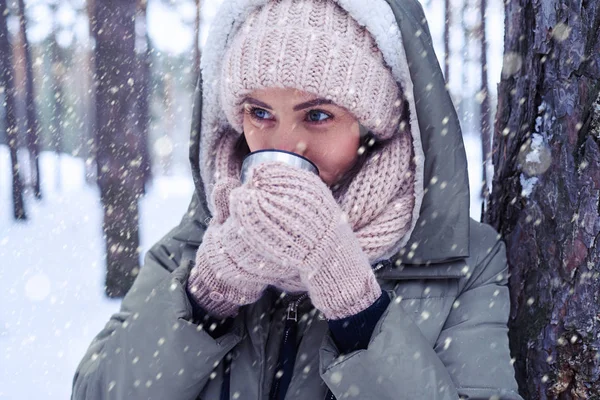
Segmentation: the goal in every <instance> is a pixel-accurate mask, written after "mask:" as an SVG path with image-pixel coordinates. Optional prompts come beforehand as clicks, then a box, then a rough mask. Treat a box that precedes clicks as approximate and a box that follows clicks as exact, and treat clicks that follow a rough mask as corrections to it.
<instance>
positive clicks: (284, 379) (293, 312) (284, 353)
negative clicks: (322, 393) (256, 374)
mask: <svg viewBox="0 0 600 400" xmlns="http://www.w3.org/2000/svg"><path fill="white" fill-rule="evenodd" d="M307 296H308V294H307V293H304V294H303V295H301V296H300V297H298V298H297V299H296V300H294V301H291V302H290V303H289V304H288V307H287V315H286V319H285V328H284V331H283V339H282V341H281V346H280V348H279V357H278V360H277V365H276V367H275V377H274V378H273V384H272V386H271V394H270V396H269V399H270V400H280V399H283V398H284V397H285V394H286V393H287V390H288V387H289V385H290V382H291V380H292V374H293V372H294V364H295V362H296V351H297V349H296V336H297V330H298V305H299V304H300V303H301V302H302V301H303V300H304V299H305V298H306V297H307ZM280 370H281V371H282V374H281V376H280V377H279V378H277V373H278V372H279V371H280ZM282 383H283V386H282ZM282 390H283V392H282V393H280V391H282Z"/></svg>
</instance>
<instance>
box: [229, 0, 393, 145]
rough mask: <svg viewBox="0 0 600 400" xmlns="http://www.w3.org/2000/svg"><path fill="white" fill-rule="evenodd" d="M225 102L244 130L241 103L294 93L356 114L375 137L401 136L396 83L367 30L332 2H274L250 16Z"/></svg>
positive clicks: (232, 59)
mask: <svg viewBox="0 0 600 400" xmlns="http://www.w3.org/2000/svg"><path fill="white" fill-rule="evenodd" d="M221 78H222V79H221V90H220V93H221V103H222V107H223V110H224V112H225V115H226V117H227V120H228V121H229V123H230V124H231V125H232V127H233V128H234V129H235V130H236V131H237V132H239V133H241V132H242V123H243V110H242V107H241V103H242V101H243V100H244V98H245V97H246V96H247V95H248V94H250V93H251V92H253V91H254V90H258V89H264V88H268V87H281V88H295V89H299V90H303V91H306V92H309V93H312V94H314V95H317V96H319V97H323V98H326V99H330V100H332V101H333V102H334V103H335V104H337V105H339V106H342V107H344V108H346V109H347V110H349V111H350V112H352V113H353V114H354V116H356V118H357V119H358V121H359V122H360V123H361V124H362V125H363V126H364V127H366V128H367V129H369V130H370V131H371V132H372V133H373V134H374V135H375V137H376V138H378V139H388V138H391V137H392V136H393V135H394V133H395V132H397V130H398V124H399V120H400V118H401V116H402V109H403V100H402V94H401V91H400V89H399V86H398V84H397V83H396V81H395V80H394V78H393V76H392V74H391V72H390V70H389V68H388V67H387V65H385V63H384V60H383V56H382V54H381V52H380V50H379V48H378V47H377V45H376V43H375V41H374V40H373V38H372V36H371V34H370V33H369V32H368V31H367V30H366V28H364V27H362V26H359V25H358V23H357V22H356V21H355V20H354V19H353V18H352V17H350V16H349V15H348V13H346V11H344V10H343V9H342V8H341V7H340V6H338V5H337V4H336V3H335V2H333V1H331V0H272V1H269V2H267V4H265V5H264V6H263V7H261V8H259V9H258V10H257V11H255V12H254V13H252V15H250V16H249V17H248V19H247V20H246V21H245V22H244V23H243V24H242V26H241V27H240V29H239V31H238V32H237V33H236V35H235V37H234V39H233V41H232V42H231V43H230V45H229V47H228V49H227V52H226V54H225V57H224V61H223V69H222V76H221Z"/></svg>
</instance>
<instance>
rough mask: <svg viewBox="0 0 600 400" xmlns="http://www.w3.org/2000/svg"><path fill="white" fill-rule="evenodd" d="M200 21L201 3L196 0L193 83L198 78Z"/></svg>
mask: <svg viewBox="0 0 600 400" xmlns="http://www.w3.org/2000/svg"><path fill="white" fill-rule="evenodd" d="M201 21H202V1H201V0H196V19H195V26H194V74H193V76H194V78H195V79H194V83H196V81H197V80H198V77H199V76H200V22H201Z"/></svg>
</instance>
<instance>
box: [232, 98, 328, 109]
mask: <svg viewBox="0 0 600 400" xmlns="http://www.w3.org/2000/svg"><path fill="white" fill-rule="evenodd" d="M246 102H247V103H251V104H254V105H257V106H259V107H263V108H268V109H269V110H272V109H273V107H271V106H270V105H268V104H266V103H263V102H262V101H260V100H256V99H255V98H253V97H246V98H244V100H243V101H242V103H246ZM321 104H333V101H332V100H329V99H322V98H318V99H314V100H310V101H307V102H304V103H300V104H298V105H296V106H294V111H300V110H303V109H305V108H309V107H314V106H319V105H321Z"/></svg>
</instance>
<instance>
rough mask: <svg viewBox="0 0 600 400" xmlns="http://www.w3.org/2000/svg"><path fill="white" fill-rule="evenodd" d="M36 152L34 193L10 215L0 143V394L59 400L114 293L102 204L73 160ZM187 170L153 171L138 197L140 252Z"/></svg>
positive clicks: (182, 192) (179, 197) (176, 197)
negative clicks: (39, 176)
mask: <svg viewBox="0 0 600 400" xmlns="http://www.w3.org/2000/svg"><path fill="white" fill-rule="evenodd" d="M61 161H62V163H61V167H62V168H61V170H62V184H63V186H62V189H61V191H57V190H56V189H55V185H54V183H55V181H54V176H53V174H51V173H47V171H54V170H55V169H56V168H55V155H54V154H52V153H43V154H42V158H41V170H42V171H43V173H44V172H46V173H44V187H43V194H44V196H45V197H44V199H43V200H42V201H41V202H36V201H35V200H33V198H32V197H31V196H30V195H28V196H27V197H26V206H27V213H28V217H29V220H28V221H27V222H25V223H14V222H12V212H11V207H12V203H11V199H10V193H11V185H10V180H9V179H10V163H9V156H8V150H7V148H6V147H5V146H0V305H1V306H0V399H11V400H13V399H14V400H16V399H24V400H25V399H34V398H39V399H68V398H69V397H70V393H71V380H72V378H73V373H74V372H75V368H76V366H77V364H78V362H79V361H80V359H81V358H82V356H83V354H84V352H85V350H86V348H87V347H88V345H89V344H90V342H91V340H92V338H93V337H94V336H95V335H96V334H97V333H98V332H99V331H100V330H101V329H102V327H103V326H104V324H105V323H106V322H107V321H108V319H109V317H110V315H111V314H112V313H114V312H116V311H117V310H118V307H119V301H117V300H109V299H107V298H105V297H104V289H103V285H104V247H103V246H104V245H103V242H102V212H101V207H100V202H99V192H98V189H97V188H96V187H89V186H87V185H86V184H85V183H84V179H83V177H84V172H83V163H82V162H81V160H80V159H76V158H72V157H68V156H62V157H61ZM192 191H193V184H192V180H191V178H190V177H187V176H175V177H159V178H158V179H157V180H156V181H155V183H154V185H153V187H151V188H150V189H149V193H148V195H147V196H146V198H144V199H143V200H142V201H141V204H140V208H141V209H140V214H141V215H140V225H141V238H140V239H141V246H142V247H143V251H144V252H145V251H147V250H148V248H149V247H150V246H151V245H152V244H154V243H155V242H156V241H157V240H158V239H160V238H161V237H162V236H163V235H164V234H165V233H167V232H168V231H169V230H170V229H171V228H172V227H173V226H175V225H176V224H177V223H178V222H179V220H180V218H181V216H182V215H183V213H184V212H185V210H186V209H187V205H188V202H189V200H190V198H191V194H192Z"/></svg>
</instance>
